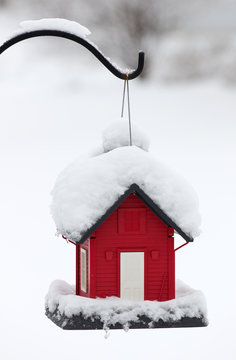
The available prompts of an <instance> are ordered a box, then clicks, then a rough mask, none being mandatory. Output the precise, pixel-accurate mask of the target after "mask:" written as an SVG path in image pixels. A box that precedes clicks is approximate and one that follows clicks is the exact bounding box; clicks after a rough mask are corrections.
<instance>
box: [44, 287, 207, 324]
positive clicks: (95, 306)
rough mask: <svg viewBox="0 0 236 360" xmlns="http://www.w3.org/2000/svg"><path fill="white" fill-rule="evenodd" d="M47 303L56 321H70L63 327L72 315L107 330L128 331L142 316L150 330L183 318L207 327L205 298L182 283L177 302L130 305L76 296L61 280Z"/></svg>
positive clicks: (105, 299)
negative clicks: (116, 327) (114, 327)
mask: <svg viewBox="0 0 236 360" xmlns="http://www.w3.org/2000/svg"><path fill="white" fill-rule="evenodd" d="M45 300H46V301H45V307H46V309H48V310H49V312H50V313H54V312H55V311H56V310H57V309H58V310H59V312H57V315H56V316H57V320H60V317H63V315H65V316H66V317H67V318H68V319H67V321H64V322H63V326H64V327H66V325H67V322H68V321H69V319H70V318H72V317H73V315H75V316H76V315H79V314H82V315H83V316H84V317H85V318H87V317H91V318H92V319H97V318H100V319H101V321H102V322H103V324H104V329H109V327H110V326H111V325H115V324H116V323H119V324H121V325H123V327H124V329H128V328H129V323H130V322H131V321H138V319H139V317H140V316H143V315H144V316H147V317H148V318H150V323H149V326H150V327H152V322H158V321H159V320H163V321H164V322H168V321H178V320H180V319H182V318H184V317H189V318H194V317H196V318H202V319H203V322H204V323H205V324H207V307H206V300H205V296H204V294H203V293H202V292H201V291H199V290H194V289H192V288H190V287H189V286H188V285H186V284H185V283H184V282H182V281H180V280H177V281H176V298H175V299H173V300H169V301H164V302H158V301H148V300H145V301H129V300H122V299H120V298H117V297H107V298H104V299H102V298H97V299H91V298H87V297H83V296H78V295H75V289H74V286H72V285H69V284H68V283H66V282H65V281H62V280H55V281H53V282H52V284H51V286H50V288H49V291H48V294H47V295H46V299H45Z"/></svg>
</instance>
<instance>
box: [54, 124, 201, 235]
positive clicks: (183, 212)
mask: <svg viewBox="0 0 236 360" xmlns="http://www.w3.org/2000/svg"><path fill="white" fill-rule="evenodd" d="M122 127H123V124H122V125H121V126H120V127H119V126H118V130H117V132H115V130H114V128H113V127H112V126H111V127H109V128H108V129H107V130H106V131H105V132H104V135H103V147H104V151H108V149H112V148H113V150H111V151H108V152H105V153H100V155H97V156H92V157H87V158H86V159H78V160H76V161H75V162H73V163H72V164H70V165H69V166H68V167H67V168H66V169H65V170H63V171H62V173H61V174H60V175H59V176H58V178H57V181H56V184H55V186H54V189H53V191H52V204H51V211H52V216H53V219H54V221H55V223H56V226H57V231H58V233H59V234H62V235H64V236H66V237H67V238H69V239H71V240H75V241H79V240H80V239H81V237H82V235H83V234H84V232H85V231H86V230H88V229H90V228H91V226H92V225H94V224H95V223H96V222H97V220H98V219H100V218H101V217H102V216H103V215H104V214H105V212H106V211H107V210H108V209H109V208H110V207H111V206H112V205H113V204H114V203H115V202H116V201H117V200H118V199H119V197H120V196H121V195H122V194H124V192H125V191H126V190H128V189H129V187H130V186H131V185H132V184H134V183H135V184H137V185H138V186H139V187H140V188H141V189H142V190H143V191H144V192H145V193H146V194H147V195H148V196H149V197H150V198H151V199H152V200H153V201H154V202H155V203H156V204H157V205H158V206H159V207H160V208H161V209H162V210H163V211H164V212H165V213H166V214H167V215H168V216H169V217H170V218H171V219H172V220H173V221H174V222H175V223H176V224H177V225H178V226H179V227H180V228H181V230H182V231H184V232H185V233H186V234H187V235H189V236H190V237H192V238H194V237H195V236H198V235H199V234H200V230H199V226H200V215H199V212H198V199H197V196H196V193H195V192H194V190H193V189H192V188H191V187H190V186H189V185H188V184H187V183H186V181H185V180H184V179H182V178H181V177H179V176H177V175H176V174H175V173H174V172H172V171H171V170H169V169H168V168H167V167H166V166H165V165H163V164H161V163H159V162H157V161H156V160H155V159H153V158H152V156H151V155H150V154H149V153H148V152H146V151H144V150H142V149H141V148H139V147H137V146H121V145H122V144H124V141H125V140H124V135H123V133H122V131H121V129H122ZM126 135H127V134H126ZM134 135H135V136H134V143H135V144H137V145H138V144H140V147H143V148H145V149H147V146H148V145H147V144H148V142H147V140H146V137H142V136H141V133H140V132H138V131H137V132H136V130H135V127H134ZM136 135H137V137H136ZM113 139H114V143H113V144H112V142H113ZM115 139H116V140H115ZM115 146H121V147H117V148H114V147H115Z"/></svg>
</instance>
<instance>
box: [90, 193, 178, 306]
mask: <svg viewBox="0 0 236 360" xmlns="http://www.w3.org/2000/svg"><path fill="white" fill-rule="evenodd" d="M134 206H137V207H138V209H139V210H138V211H141V213H145V220H146V224H145V226H146V232H145V233H141V234H140V233H133V234H132V233H131V232H129V233H127V234H126V233H125V232H124V233H120V231H119V211H120V210H124V209H129V211H132V209H133V207H134ZM123 220H125V219H123ZM169 246H170V245H169V241H168V226H167V225H165V224H164V223H163V222H162V221H161V220H160V219H159V218H158V217H157V216H156V215H154V214H153V213H152V211H151V210H150V209H149V208H148V207H146V205H145V204H144V203H143V202H142V201H141V200H140V199H138V198H137V197H136V196H135V195H132V196H129V197H128V198H127V199H126V200H125V201H124V202H123V203H122V204H121V205H120V206H119V208H118V209H117V210H115V211H114V212H113V213H112V214H111V215H110V216H109V217H108V218H107V220H106V221H105V222H104V223H103V224H102V225H101V226H100V227H99V228H98V229H97V230H96V239H94V269H95V270H94V271H95V281H94V296H96V297H106V296H118V297H119V296H120V283H119V281H120V268H119V266H120V259H119V256H120V251H123V252H125V251H133V252H136V251H145V299H147V300H161V301H164V300H168V299H170V298H173V297H174V296H173V289H172V290H170V289H169V286H173V284H172V282H171V281H170V279H169V278H170V274H169V270H170V266H169V251H170V249H169ZM152 251H155V252H156V253H158V259H156V260H154V259H153V258H152V256H151V252H152ZM111 254H112V256H111ZM172 270H173V269H172ZM170 295H171V296H172V297H170Z"/></svg>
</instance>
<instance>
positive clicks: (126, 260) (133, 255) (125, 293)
mask: <svg viewBox="0 0 236 360" xmlns="http://www.w3.org/2000/svg"><path fill="white" fill-rule="evenodd" d="M120 298H121V299H124V300H134V301H142V300H144V252H121V253H120Z"/></svg>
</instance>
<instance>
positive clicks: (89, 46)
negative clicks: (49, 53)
mask: <svg viewBox="0 0 236 360" xmlns="http://www.w3.org/2000/svg"><path fill="white" fill-rule="evenodd" d="M38 36H57V37H61V38H65V39H69V40H72V41H74V42H76V43H78V44H81V45H83V46H84V47H86V49H88V50H89V51H90V52H91V53H92V54H94V55H95V56H96V58H97V59H98V60H99V61H100V62H101V63H102V64H103V65H104V66H105V67H106V68H107V69H108V70H110V71H111V72H112V74H114V75H115V76H117V77H118V78H120V79H123V80H125V79H127V80H132V79H135V78H136V77H138V76H139V75H140V74H141V72H142V70H143V66H144V52H143V51H140V52H139V57H138V66H137V68H136V69H135V70H132V71H130V72H127V73H123V72H121V71H120V70H119V69H117V68H116V67H115V66H114V65H113V64H112V63H111V62H110V61H109V60H108V59H107V58H106V57H105V56H104V55H103V54H102V53H101V52H100V51H99V50H98V49H96V47H95V46H94V45H93V44H92V43H90V42H89V41H87V40H85V39H83V38H81V37H79V36H77V35H74V34H71V33H68V32H66V31H60V30H33V31H29V32H25V33H22V34H19V35H16V36H14V37H13V38H11V39H9V40H7V41H6V42H5V43H4V44H2V45H1V46H0V54H2V53H3V52H4V51H6V50H7V49H8V48H10V47H11V46H13V45H14V44H17V43H18V42H20V41H23V40H26V39H30V38H34V37H38Z"/></svg>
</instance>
